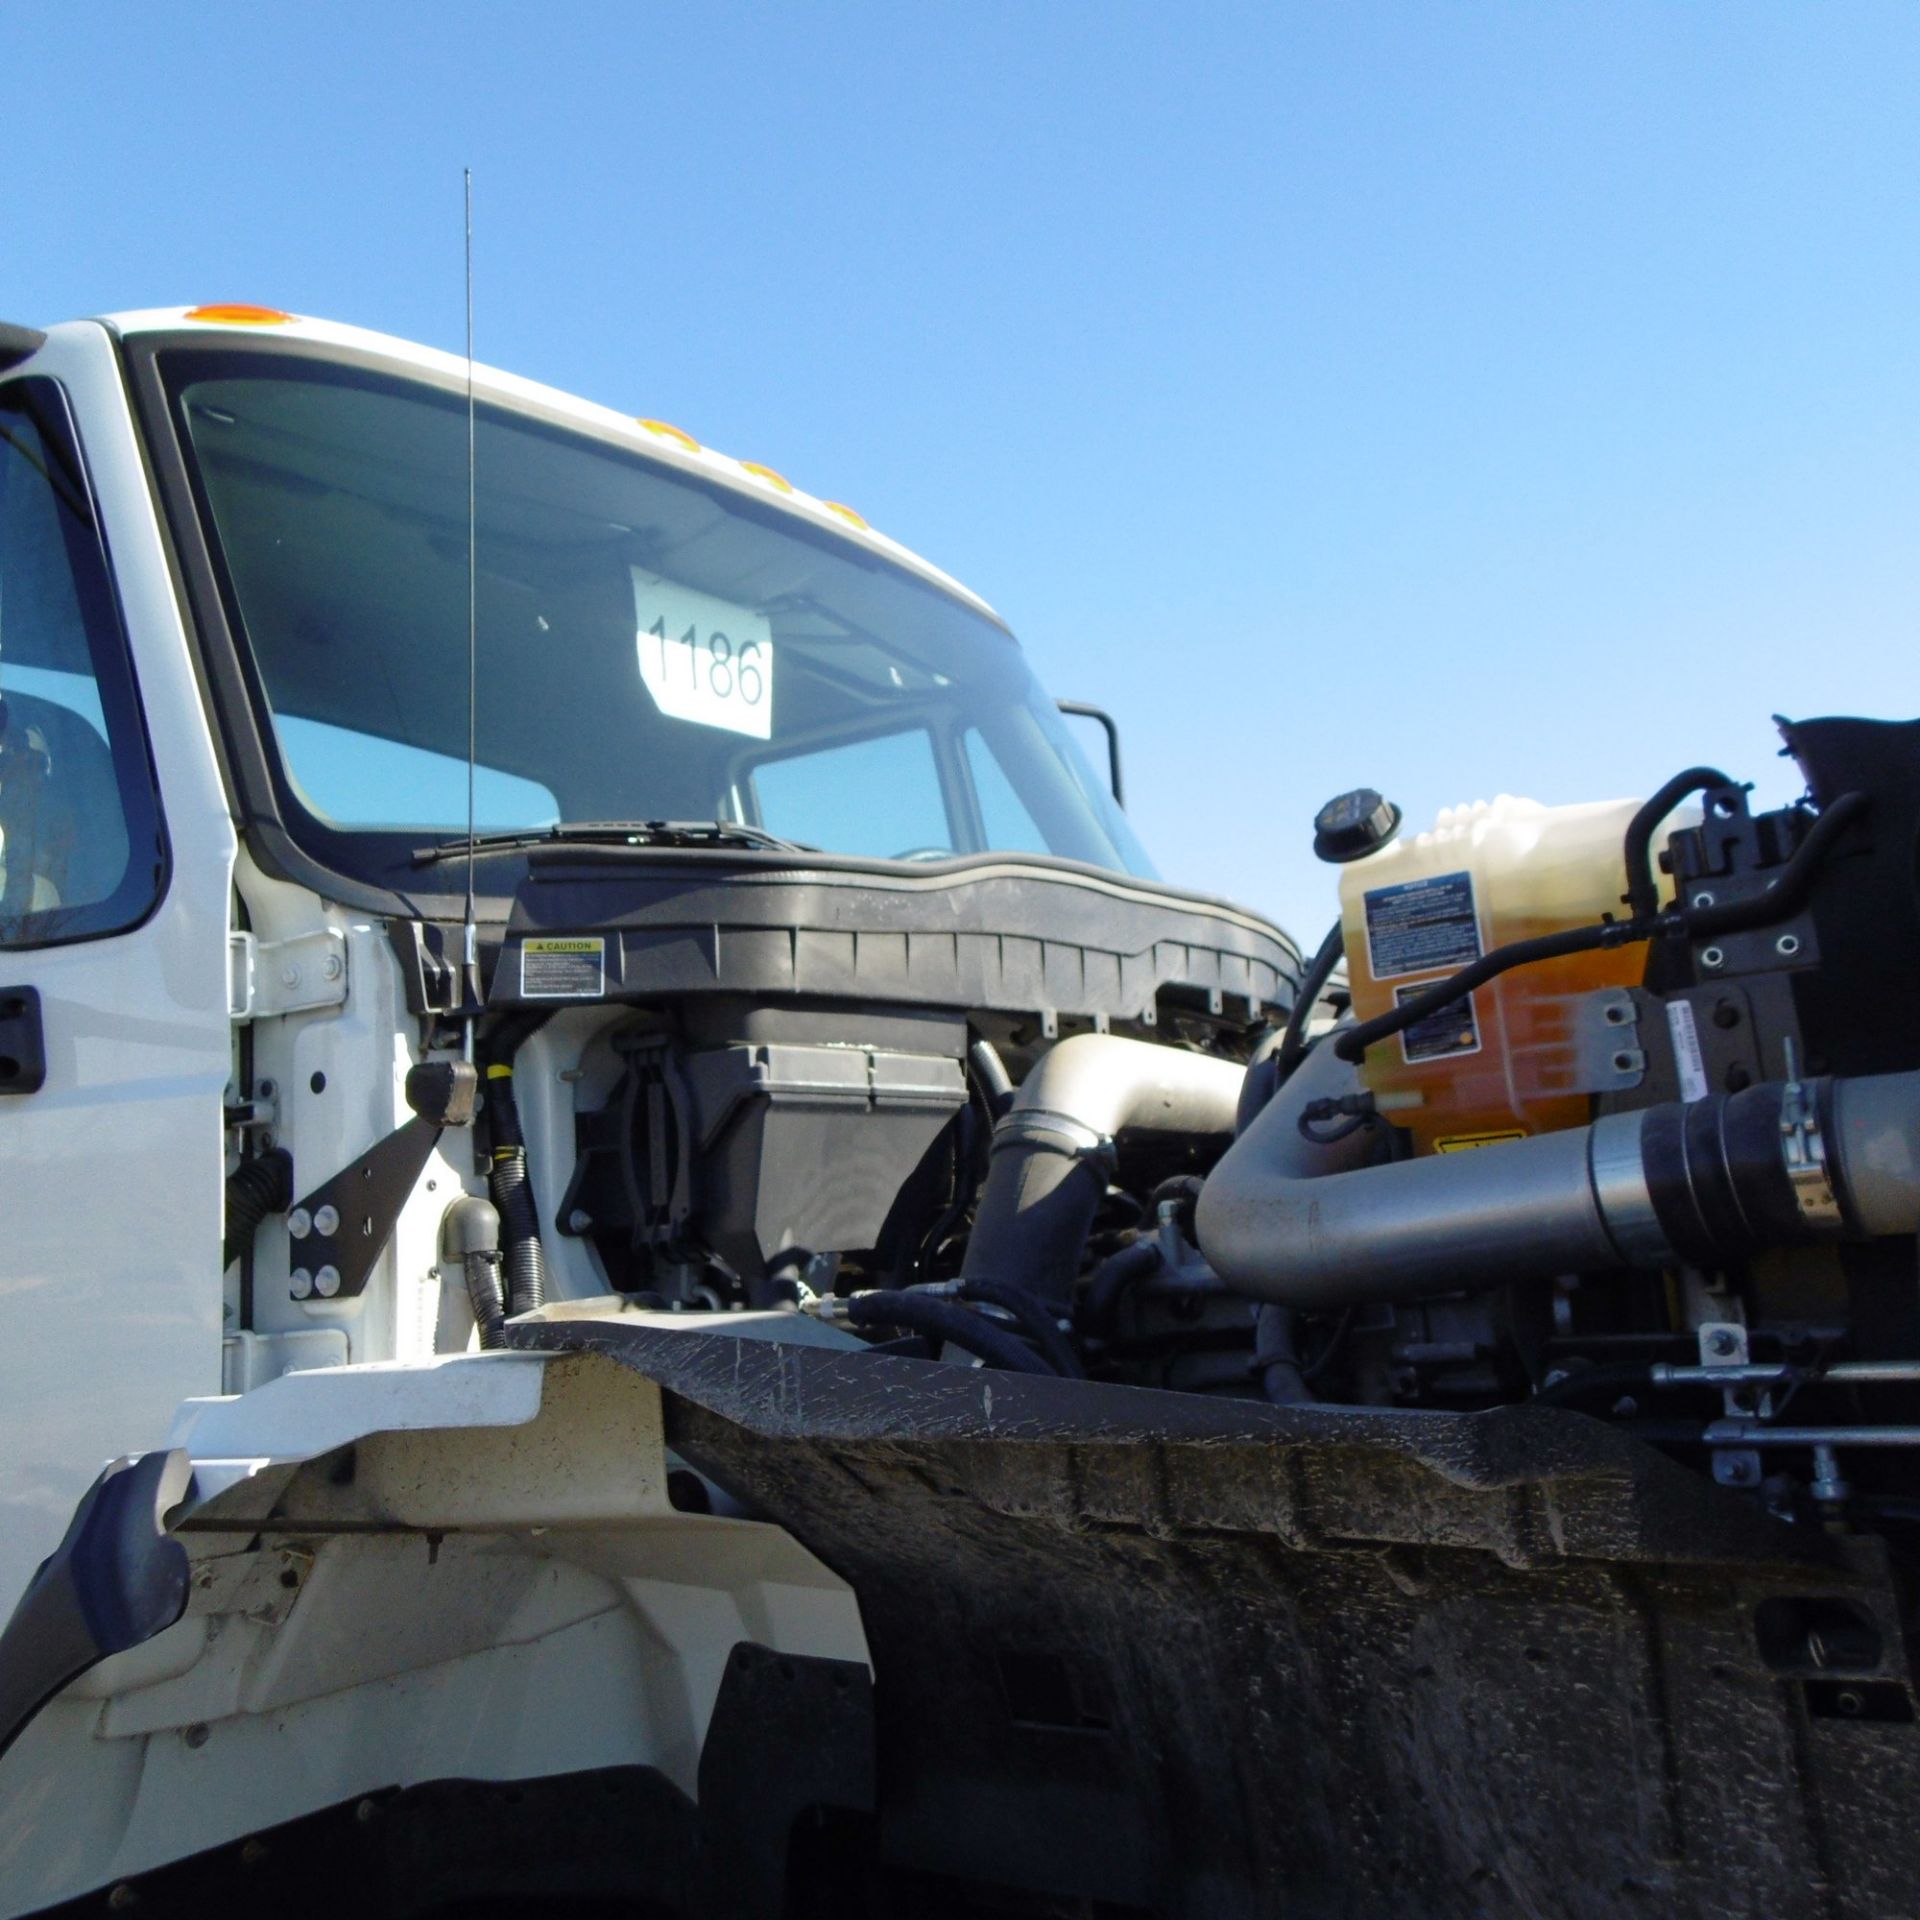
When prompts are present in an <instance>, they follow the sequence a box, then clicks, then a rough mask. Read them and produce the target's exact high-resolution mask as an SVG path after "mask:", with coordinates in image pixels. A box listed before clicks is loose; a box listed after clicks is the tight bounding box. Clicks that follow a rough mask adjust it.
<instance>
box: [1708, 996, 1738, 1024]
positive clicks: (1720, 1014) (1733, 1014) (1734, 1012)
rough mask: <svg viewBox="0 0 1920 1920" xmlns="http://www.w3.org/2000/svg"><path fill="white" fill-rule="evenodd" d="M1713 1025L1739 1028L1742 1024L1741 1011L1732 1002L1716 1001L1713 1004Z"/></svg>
mask: <svg viewBox="0 0 1920 1920" xmlns="http://www.w3.org/2000/svg"><path fill="white" fill-rule="evenodd" d="M1713 1024H1714V1025H1715V1026H1716V1027H1737V1026H1738V1025H1739V1024H1740V1009H1739V1008H1738V1007H1736V1006H1735V1005H1734V1004H1733V1002H1732V1001H1731V1000H1716V1001H1715V1002H1714V1003H1713Z"/></svg>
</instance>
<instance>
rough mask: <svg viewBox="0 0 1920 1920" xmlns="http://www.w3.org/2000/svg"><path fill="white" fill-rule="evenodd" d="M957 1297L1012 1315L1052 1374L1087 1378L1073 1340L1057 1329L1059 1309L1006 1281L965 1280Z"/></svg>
mask: <svg viewBox="0 0 1920 1920" xmlns="http://www.w3.org/2000/svg"><path fill="white" fill-rule="evenodd" d="M960 1297H961V1299H963V1300H976V1301H978V1302H980V1304H981V1305H983V1306H988V1307H1000V1308H1002V1309H1004V1310H1005V1311H1006V1312H1008V1313H1010V1314H1012V1315H1013V1317H1014V1319H1016V1320H1017V1321H1018V1322H1019V1323H1020V1326H1021V1329H1022V1331H1023V1332H1025V1333H1026V1334H1027V1335H1028V1337H1029V1338H1030V1339H1031V1340H1032V1341H1033V1343H1034V1345H1035V1346H1037V1347H1038V1348H1039V1349H1040V1351H1041V1352H1042V1353H1043V1354H1044V1355H1045V1356H1046V1358H1047V1360H1048V1362H1049V1364H1050V1365H1051V1366H1052V1368H1053V1370H1054V1372H1055V1373H1058V1374H1062V1375H1064V1376H1065V1377H1066V1378H1067V1379H1069V1380H1084V1379H1085V1378H1086V1377H1087V1370H1086V1368H1085V1367H1083V1366H1082V1365H1081V1364H1080V1356H1079V1355H1078V1354H1077V1353H1075V1352H1074V1350H1073V1342H1072V1341H1071V1340H1069V1339H1068V1338H1067V1336H1066V1335H1065V1334H1064V1333H1063V1332H1062V1331H1061V1330H1060V1321H1059V1318H1058V1310H1057V1309H1055V1308H1050V1307H1048V1306H1047V1305H1046V1303H1045V1302H1044V1301H1042V1300H1041V1299H1040V1298H1039V1296H1038V1295H1036V1294H1031V1293H1029V1292H1028V1291H1027V1290H1026V1288H1025V1287H1016V1286H1014V1285H1013V1284H1012V1283H1011V1282H1009V1281H1006V1280H968V1281H964V1282H963V1283H962V1285H961V1288H960Z"/></svg>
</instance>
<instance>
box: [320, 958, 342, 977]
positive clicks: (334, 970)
mask: <svg viewBox="0 0 1920 1920" xmlns="http://www.w3.org/2000/svg"><path fill="white" fill-rule="evenodd" d="M320 971H321V973H322V974H323V975H324V976H325V977H326V978H327V979H329V980H338V979H339V978H340V976H341V974H343V973H344V972H345V971H346V968H345V967H343V966H342V965H341V964H340V956H339V955H338V954H337V953H330V954H328V955H327V957H326V958H325V959H324V960H323V961H321V963H320Z"/></svg>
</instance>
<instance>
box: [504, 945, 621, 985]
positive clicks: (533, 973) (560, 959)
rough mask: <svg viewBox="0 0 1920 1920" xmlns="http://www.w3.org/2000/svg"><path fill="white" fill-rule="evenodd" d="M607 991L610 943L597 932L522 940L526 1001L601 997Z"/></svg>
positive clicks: (522, 974) (521, 960)
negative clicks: (567, 936) (557, 937)
mask: <svg viewBox="0 0 1920 1920" xmlns="http://www.w3.org/2000/svg"><path fill="white" fill-rule="evenodd" d="M606 990H607V943H606V941H605V940H604V939H602V938H601V937H600V936H599V935H598V934H594V935H590V936H586V935H581V936H573V937H569V938H565V939H549V938H544V937H543V938H540V939H537V940H523V941H521V943H520V993H521V997H522V998H523V999H527V1000H598V999H599V998H600V997H601V995H602V994H604V993H605V992H606Z"/></svg>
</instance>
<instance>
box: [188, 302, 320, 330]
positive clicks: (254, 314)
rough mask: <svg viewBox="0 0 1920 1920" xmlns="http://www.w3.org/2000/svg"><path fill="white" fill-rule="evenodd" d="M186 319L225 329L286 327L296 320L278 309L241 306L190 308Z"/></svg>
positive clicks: (291, 315)
mask: <svg viewBox="0 0 1920 1920" xmlns="http://www.w3.org/2000/svg"><path fill="white" fill-rule="evenodd" d="M186 317H187V318H188V319H189V320H211V321H214V322H216V323H218V324H219V325H221V326H225V327H284V326H287V325H290V324H291V323H292V322H293V320H294V319H295V318H296V316H295V315H293V314H291V313H282V312H281V311H280V309H279V308H278V307H248V306H239V305H224V306H222V305H215V306H210V307H189V308H188V309H187V315H186Z"/></svg>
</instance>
